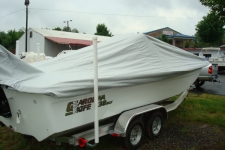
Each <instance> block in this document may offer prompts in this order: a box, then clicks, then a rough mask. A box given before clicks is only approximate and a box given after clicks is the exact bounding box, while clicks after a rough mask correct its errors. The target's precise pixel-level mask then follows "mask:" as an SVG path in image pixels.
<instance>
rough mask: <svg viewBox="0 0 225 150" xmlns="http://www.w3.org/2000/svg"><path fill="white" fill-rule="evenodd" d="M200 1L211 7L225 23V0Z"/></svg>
mask: <svg viewBox="0 0 225 150" xmlns="http://www.w3.org/2000/svg"><path fill="white" fill-rule="evenodd" d="M200 2H201V3H202V4H203V5H205V6H207V7H209V8H210V9H211V12H212V13H214V14H216V15H217V16H218V17H219V19H220V20H221V21H222V22H223V23H224V24H225V10H224V9H225V0H200Z"/></svg>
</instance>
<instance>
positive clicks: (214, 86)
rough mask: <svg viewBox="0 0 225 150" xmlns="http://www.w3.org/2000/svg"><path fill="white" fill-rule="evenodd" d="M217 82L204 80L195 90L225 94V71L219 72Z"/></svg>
mask: <svg viewBox="0 0 225 150" xmlns="http://www.w3.org/2000/svg"><path fill="white" fill-rule="evenodd" d="M219 80H220V83H218V82H214V83H213V82H205V84H204V85H202V86H201V87H200V88H199V89H198V91H197V92H202V93H209V94H217V95H225V73H221V74H219Z"/></svg>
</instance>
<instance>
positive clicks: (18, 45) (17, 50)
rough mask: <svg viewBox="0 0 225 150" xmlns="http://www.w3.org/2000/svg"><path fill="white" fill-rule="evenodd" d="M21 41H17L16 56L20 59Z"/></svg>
mask: <svg viewBox="0 0 225 150" xmlns="http://www.w3.org/2000/svg"><path fill="white" fill-rule="evenodd" d="M19 48H20V41H19V40H17V41H16V56H17V57H19V51H20V49H19Z"/></svg>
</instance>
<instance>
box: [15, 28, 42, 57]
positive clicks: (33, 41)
mask: <svg viewBox="0 0 225 150" xmlns="http://www.w3.org/2000/svg"><path fill="white" fill-rule="evenodd" d="M30 31H32V37H31V38H30ZM25 35H26V34H25V33H24V34H23V35H22V36H21V37H20V39H19V42H20V45H19V54H21V53H22V52H25V38H26V36H25ZM37 43H39V44H40V53H44V43H45V37H44V36H42V35H40V34H39V33H37V32H35V31H33V30H32V29H28V32H27V51H28V52H37Z"/></svg>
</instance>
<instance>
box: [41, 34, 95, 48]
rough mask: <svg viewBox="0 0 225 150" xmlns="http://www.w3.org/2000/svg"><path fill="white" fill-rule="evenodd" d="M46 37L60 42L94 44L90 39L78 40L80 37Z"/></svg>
mask: <svg viewBox="0 0 225 150" xmlns="http://www.w3.org/2000/svg"><path fill="white" fill-rule="evenodd" d="M45 38H46V39H49V40H51V41H53V42H55V43H59V44H69V45H81V46H89V45H92V43H93V42H92V41H90V40H78V39H68V38H60V37H50V36H46V37H45Z"/></svg>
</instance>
